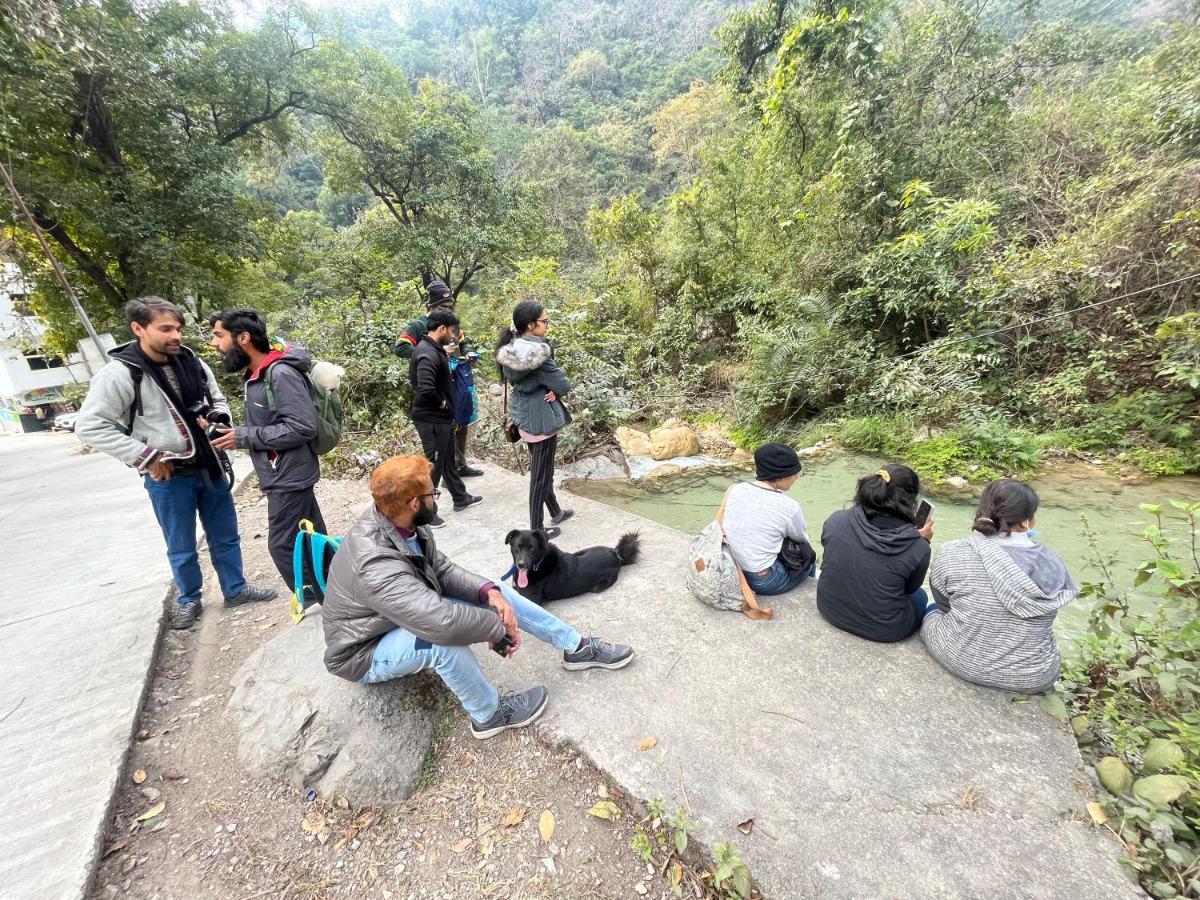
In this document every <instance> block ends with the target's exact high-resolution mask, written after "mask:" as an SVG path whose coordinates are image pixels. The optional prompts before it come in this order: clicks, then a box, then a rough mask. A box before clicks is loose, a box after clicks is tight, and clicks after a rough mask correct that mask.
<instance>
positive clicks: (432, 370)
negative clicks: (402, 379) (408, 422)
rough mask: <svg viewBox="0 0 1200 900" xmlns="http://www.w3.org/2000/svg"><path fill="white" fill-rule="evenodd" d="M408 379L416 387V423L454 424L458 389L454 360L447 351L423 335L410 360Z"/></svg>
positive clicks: (413, 406)
mask: <svg viewBox="0 0 1200 900" xmlns="http://www.w3.org/2000/svg"><path fill="white" fill-rule="evenodd" d="M408 380H409V383H410V384H412V413H411V415H412V420H413V421H414V422H430V423H432V424H435V425H448V424H450V423H451V422H453V421H454V386H453V384H452V383H451V381H450V360H449V359H448V358H447V356H446V350H445V348H443V347H442V345H441V344H439V343H438V342H437V341H435V340H434V339H433V338H431V337H430V336H429V335H427V334H426V335H423V336H422V337H421V340H419V341H417V346H416V347H414V348H413V355H412V358H411V359H410V360H409V361H408Z"/></svg>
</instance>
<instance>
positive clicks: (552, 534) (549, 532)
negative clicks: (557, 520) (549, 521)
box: [542, 528, 562, 541]
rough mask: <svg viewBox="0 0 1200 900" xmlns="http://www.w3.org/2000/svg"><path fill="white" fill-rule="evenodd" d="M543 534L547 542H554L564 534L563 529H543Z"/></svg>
mask: <svg viewBox="0 0 1200 900" xmlns="http://www.w3.org/2000/svg"><path fill="white" fill-rule="evenodd" d="M542 534H544V535H545V536H546V540H548V541H552V540H554V539H555V538H556V537H558V536H559V535H560V534H562V529H561V528H543V529H542Z"/></svg>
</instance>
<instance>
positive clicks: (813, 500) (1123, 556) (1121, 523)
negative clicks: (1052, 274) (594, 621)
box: [568, 453, 1200, 650]
mask: <svg viewBox="0 0 1200 900" xmlns="http://www.w3.org/2000/svg"><path fill="white" fill-rule="evenodd" d="M886 461H887V460H883V459H878V458H874V457H871V456H865V455H861V454H855V453H846V454H837V455H833V456H827V457H824V458H822V459H817V460H813V461H811V462H807V463H806V464H805V468H804V475H803V476H802V477H801V478H800V479H799V480H798V481H797V482H796V486H795V487H794V488H792V490H791V491H790V494H791V495H792V496H793V497H795V498H796V501H797V502H798V503H799V504H800V506H801V508H802V509H803V510H804V517H805V519H806V520H807V522H808V531H809V536H810V537H811V538H812V539H813V545H814V546H816V547H817V550H818V552H820V536H821V524H822V523H823V522H824V521H825V518H826V517H827V516H828V515H829V514H830V513H832V512H834V511H835V510H838V509H843V508H845V507H847V506H849V505H850V498H851V497H852V495H853V494H854V485H855V482H856V481H857V480H858V478H859V477H860V476H862V475H865V474H867V473H869V472H873V471H874V470H875V469H877V468H879V466H880V465H881V464H883V463H884V462H886ZM749 477H751V476H750V475H749V474H738V475H731V474H709V475H694V476H687V475H680V476H676V477H673V478H669V479H663V480H661V481H657V482H655V481H651V482H637V483H627V482H623V481H616V482H614V481H572V482H569V483H568V487H569V488H570V490H571V491H573V492H574V493H577V494H581V495H583V496H585V497H590V498H592V499H594V500H599V501H601V502H603V503H607V504H609V505H611V506H616V507H619V508H621V509H626V510H629V511H630V512H634V513H637V514H638V515H640V516H645V517H646V518H647V519H651V520H653V521H655V522H660V523H662V524H664V525H670V526H671V527H673V528H678V529H679V530H681V531H685V532H689V533H695V532H697V531H699V530H700V529H701V528H703V527H704V526H705V525H706V524H707V523H708V522H711V521H712V518H713V516H714V515H715V514H716V511H717V507H718V506H719V505H720V502H721V497H722V496H723V495H724V493H725V490H726V488H728V487H729V485H730V484H732V483H733V482H734V481H737V480H745V479H747V478H749ZM1031 484H1032V485H1033V487H1034V489H1035V490H1036V491H1037V492H1038V496H1039V497H1040V498H1041V507H1040V509H1039V510H1038V515H1037V531H1038V537H1037V539H1038V541H1040V542H1042V543H1044V544H1046V545H1047V546H1049V547H1052V548H1053V549H1054V550H1056V551H1057V552H1058V553H1059V555H1061V556H1062V558H1063V559H1064V560H1065V561H1066V564H1067V568H1068V569H1069V570H1070V572H1071V574H1072V576H1073V577H1074V578H1075V580H1076V582H1083V581H1098V580H1100V574H1099V572H1098V570H1097V569H1096V568H1095V566H1093V565H1092V564H1091V563H1089V558H1090V557H1091V556H1092V555H1093V554H1092V552H1091V551H1090V550H1089V546H1088V540H1087V537H1086V535H1085V533H1084V529H1083V525H1082V522H1081V521H1080V517H1081V516H1086V517H1087V520H1088V522H1089V524H1090V525H1091V528H1092V530H1093V532H1094V533H1095V537H1096V546H1097V549H1098V550H1099V551H1100V554H1101V555H1102V556H1103V557H1105V558H1111V559H1112V560H1113V563H1112V566H1111V568H1110V572H1111V573H1112V575H1113V576H1114V579H1115V581H1116V583H1117V584H1118V585H1119V586H1120V587H1121V588H1123V589H1126V590H1128V591H1131V592H1132V590H1133V576H1134V571H1135V568H1136V566H1137V565H1138V564H1139V563H1140V562H1141V561H1142V560H1144V559H1145V558H1146V557H1147V556H1148V555H1149V553H1150V548H1149V546H1148V545H1146V544H1145V543H1143V542H1142V541H1140V540H1138V538H1137V537H1136V536H1135V535H1136V534H1137V533H1139V532H1140V531H1141V530H1142V528H1143V527H1144V526H1145V523H1146V522H1147V521H1149V519H1150V516H1149V515H1148V514H1146V513H1144V512H1142V510H1141V509H1139V508H1138V504H1141V503H1162V504H1164V505H1166V501H1167V500H1168V499H1171V498H1175V499H1179V500H1187V501H1192V502H1194V501H1198V500H1200V478H1160V479H1157V480H1155V481H1150V482H1146V483H1142V484H1122V483H1121V482H1120V481H1117V480H1116V479H1114V478H1112V477H1110V476H1108V475H1107V474H1105V473H1104V472H1103V470H1101V468H1100V467H1099V466H1090V465H1087V464H1079V465H1071V466H1066V467H1063V468H1061V469H1054V470H1051V471H1049V472H1047V473H1046V474H1044V475H1043V476H1041V477H1039V478H1037V479H1036V480H1034V481H1032V482H1031ZM930 499H931V500H932V501H933V503H934V504H935V506H936V509H935V511H934V521H935V526H934V539H933V546H934V549H935V551H936V549H937V547H938V545H940V544H941V543H942V542H944V541H948V540H953V539H954V538H959V537H965V536H966V535H967V534H968V533H969V532H970V527H971V522H972V521H973V520H974V517H975V515H974V514H975V498H974V497H952V496H945V495H942V496H939V495H936V494H935V495H932V496H931V497H930ZM1143 602H1151V601H1150V600H1149V599H1146V600H1144V601H1143ZM1086 624H1087V609H1086V607H1085V604H1084V603H1083V602H1080V601H1077V602H1076V603H1073V604H1071V605H1070V606H1068V607H1066V608H1065V609H1064V610H1063V611H1062V612H1061V613H1060V614H1059V616H1058V619H1057V622H1056V630H1057V632H1058V634H1059V636H1060V637H1061V638H1062V639H1063V640H1064V642H1065V643H1066V644H1067V645H1068V646H1069V644H1070V643H1071V642H1073V641H1074V640H1078V639H1079V637H1080V636H1081V635H1082V634H1083V632H1084V630H1085V628H1086ZM1064 650H1067V647H1064Z"/></svg>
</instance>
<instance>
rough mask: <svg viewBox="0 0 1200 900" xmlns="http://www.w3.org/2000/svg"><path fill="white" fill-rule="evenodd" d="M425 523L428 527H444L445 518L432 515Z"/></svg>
mask: <svg viewBox="0 0 1200 900" xmlns="http://www.w3.org/2000/svg"><path fill="white" fill-rule="evenodd" d="M425 524H426V525H428V526H429V527H430V528H445V527H446V520H445V519H443V518H442V517H441V516H434V517H433V518H432V519H430V520H429V521H428V522H426V523H425Z"/></svg>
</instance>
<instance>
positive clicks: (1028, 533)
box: [1025, 528, 1038, 540]
mask: <svg viewBox="0 0 1200 900" xmlns="http://www.w3.org/2000/svg"><path fill="white" fill-rule="evenodd" d="M1037 535H1038V531H1037V529H1036V528H1030V529H1029V530H1028V531H1026V532H1025V537H1027V538H1029V539H1030V540H1033V539H1034V538H1035V537H1037Z"/></svg>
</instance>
